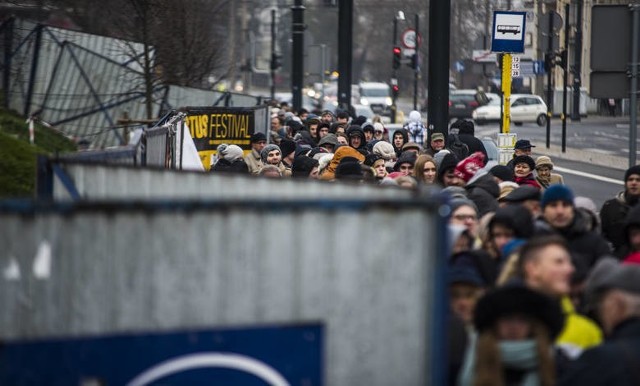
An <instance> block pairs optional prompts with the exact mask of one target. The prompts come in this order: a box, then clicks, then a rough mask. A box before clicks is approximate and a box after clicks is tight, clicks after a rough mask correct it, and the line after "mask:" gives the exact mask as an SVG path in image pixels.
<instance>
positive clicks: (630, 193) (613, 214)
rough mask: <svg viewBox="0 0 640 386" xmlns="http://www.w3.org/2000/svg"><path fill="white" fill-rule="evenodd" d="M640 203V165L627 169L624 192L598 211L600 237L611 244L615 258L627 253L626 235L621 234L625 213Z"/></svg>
mask: <svg viewBox="0 0 640 386" xmlns="http://www.w3.org/2000/svg"><path fill="white" fill-rule="evenodd" d="M638 202H640V165H636V166H633V167H630V168H629V169H627V171H626V172H625V174H624V191H622V192H620V193H618V194H617V195H616V197H614V198H612V199H610V200H608V201H606V202H605V203H604V204H603V205H602V209H600V223H601V224H602V235H603V236H604V237H605V238H606V239H607V240H609V242H611V245H612V246H613V251H614V254H615V255H616V257H618V258H622V257H624V256H625V255H626V254H628V253H629V250H628V246H627V243H626V235H625V234H624V232H623V229H624V226H625V222H626V218H627V213H629V210H630V209H631V207H632V206H634V205H636V204H637V203H638Z"/></svg>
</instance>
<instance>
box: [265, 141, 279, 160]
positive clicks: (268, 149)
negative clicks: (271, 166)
mask: <svg viewBox="0 0 640 386" xmlns="http://www.w3.org/2000/svg"><path fill="white" fill-rule="evenodd" d="M274 150H278V151H279V152H280V155H282V151H281V150H280V146H278V145H274V144H273V143H270V144H268V145H267V146H265V147H264V148H262V151H261V152H260V159H262V162H264V163H266V162H267V157H268V156H269V153H270V152H272V151H274Z"/></svg>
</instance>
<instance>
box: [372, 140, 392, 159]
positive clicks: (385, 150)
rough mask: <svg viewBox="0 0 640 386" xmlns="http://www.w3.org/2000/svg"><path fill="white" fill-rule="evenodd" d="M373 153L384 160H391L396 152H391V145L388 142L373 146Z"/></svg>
mask: <svg viewBox="0 0 640 386" xmlns="http://www.w3.org/2000/svg"><path fill="white" fill-rule="evenodd" d="M373 152H374V153H375V154H377V155H379V156H380V157H382V158H384V159H385V160H387V161H388V160H392V159H394V158H396V152H395V150H393V145H392V144H390V143H389V142H385V141H380V142H378V143H376V144H375V146H373Z"/></svg>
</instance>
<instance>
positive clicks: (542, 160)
mask: <svg viewBox="0 0 640 386" xmlns="http://www.w3.org/2000/svg"><path fill="white" fill-rule="evenodd" d="M540 166H548V167H549V169H553V162H551V158H549V157H547V156H546V155H541V156H540V157H538V158H536V169H538V168H539V167H540Z"/></svg>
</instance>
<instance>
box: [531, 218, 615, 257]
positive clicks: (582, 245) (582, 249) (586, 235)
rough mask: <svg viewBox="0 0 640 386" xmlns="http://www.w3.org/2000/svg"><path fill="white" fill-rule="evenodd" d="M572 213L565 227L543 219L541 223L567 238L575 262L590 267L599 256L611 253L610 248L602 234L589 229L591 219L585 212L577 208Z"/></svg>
mask: <svg viewBox="0 0 640 386" xmlns="http://www.w3.org/2000/svg"><path fill="white" fill-rule="evenodd" d="M574 209H575V208H574ZM574 213H575V215H574V216H573V221H572V222H571V224H569V226H567V227H565V228H561V229H559V228H553V227H552V226H551V225H550V224H548V223H547V222H546V221H544V219H542V225H543V226H546V228H547V230H550V231H552V232H555V233H558V234H560V235H561V236H562V237H564V238H565V240H567V243H568V244H569V251H570V252H571V256H572V257H573V258H574V260H577V261H575V263H576V264H579V265H581V266H583V267H586V269H591V268H592V267H593V266H594V264H595V263H596V261H597V260H598V259H599V258H601V257H603V256H607V255H611V248H609V244H608V243H607V241H606V240H605V239H604V238H603V237H602V236H600V235H599V234H598V233H597V232H595V231H592V230H590V226H591V219H589V218H588V217H587V215H586V214H585V213H583V212H581V211H579V210H574ZM578 269H579V268H578Z"/></svg>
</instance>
